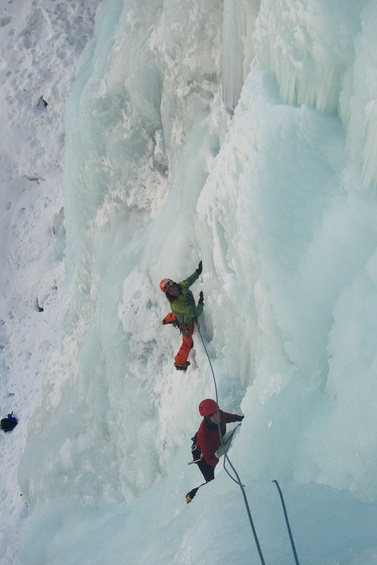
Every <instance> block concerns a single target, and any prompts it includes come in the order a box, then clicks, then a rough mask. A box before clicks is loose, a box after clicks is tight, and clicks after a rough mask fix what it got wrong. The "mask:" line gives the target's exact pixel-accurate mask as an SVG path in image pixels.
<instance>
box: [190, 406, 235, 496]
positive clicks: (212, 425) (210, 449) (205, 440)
mask: <svg viewBox="0 0 377 565" xmlns="http://www.w3.org/2000/svg"><path fill="white" fill-rule="evenodd" d="M199 414H200V415H201V416H203V420H202V423H201V424H200V427H199V430H198V431H197V432H196V434H195V436H194V437H193V438H192V441H193V444H192V448H191V451H192V457H193V461H194V462H195V463H196V464H197V465H198V467H199V469H200V471H201V473H202V475H203V477H204V479H205V481H206V482H205V483H203V484H206V483H209V481H213V479H214V478H215V467H216V465H217V463H218V462H219V459H218V457H217V456H216V451H217V450H218V449H219V447H220V445H221V439H220V435H219V424H220V433H221V437H222V438H223V437H224V436H225V433H226V424H229V423H230V422H242V420H243V418H244V417H243V416H239V415H238V414H230V413H229V412H223V410H220V408H219V406H218V405H217V403H216V402H215V401H214V400H212V398H206V399H205V400H202V401H201V403H200V404H199ZM200 486H203V485H200ZM198 488H200V487H196V488H194V489H192V490H191V491H190V492H189V493H187V494H186V501H187V502H188V503H189V502H191V500H192V499H193V498H194V496H195V495H196V492H197V490H198Z"/></svg>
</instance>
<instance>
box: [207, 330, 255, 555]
mask: <svg viewBox="0 0 377 565" xmlns="http://www.w3.org/2000/svg"><path fill="white" fill-rule="evenodd" d="M196 325H197V327H198V333H199V335H200V339H201V341H202V344H203V347H204V351H205V352H206V355H207V359H208V362H209V366H210V368H211V371H212V377H213V382H214V385H215V393H216V403H217V405H219V396H218V392H217V383H216V377H215V372H214V370H213V366H212V362H211V359H210V356H209V354H208V351H207V348H206V345H205V343H204V339H203V336H202V333H201V331H200V325H199V322H198V320H196ZM217 427H218V430H219V437H220V443H221V447H222V448H223V450H224V464H223V466H224V470H225V471H226V473H227V474H228V476H229V477H230V478H231V479H232V480H233V481H234V482H235V483H237V484H238V486H239V487H240V489H241V492H242V496H243V499H244V503H245V507H246V512H247V515H248V518H249V522H250V527H251V530H252V532H253V536H254V541H255V545H256V548H257V550H258V554H259V558H260V561H261V563H262V565H265V560H264V557H263V553H262V549H261V547H260V543H259V539H258V536H257V532H256V530H255V526H254V522H253V518H252V516H251V512H250V507H249V502H248V500H247V496H246V493H245V486H244V485H243V484H242V482H241V479H240V477H239V475H238V473H237V470H236V469H235V467H234V465H233V464H232V462H231V461H230V459H229V457H228V454H227V449H226V448H225V445H224V442H223V437H222V435H221V429H220V422H219V423H218V424H217ZM226 461H227V462H228V463H229V465H230V467H231V468H232V471H233V472H234V474H235V476H236V478H234V477H232V475H231V474H230V473H229V471H228V470H227V468H226ZM198 488H199V487H198Z"/></svg>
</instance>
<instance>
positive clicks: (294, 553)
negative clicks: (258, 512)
mask: <svg viewBox="0 0 377 565" xmlns="http://www.w3.org/2000/svg"><path fill="white" fill-rule="evenodd" d="M272 482H273V483H275V485H276V488H277V489H278V491H279V495H280V500H281V504H282V507H283V512H284V518H285V523H286V524H287V530H288V534H289V539H290V541H291V547H292V551H293V555H294V558H295V562H296V565H300V563H299V561H298V557H297V552H296V547H295V542H294V541H293V536H292V531H291V526H290V524H289V519H288V513H287V509H286V507H285V502H284V497H283V493H282V492H281V488H280V486H279V483H278V482H277V480H275V479H274V480H273V481H272Z"/></svg>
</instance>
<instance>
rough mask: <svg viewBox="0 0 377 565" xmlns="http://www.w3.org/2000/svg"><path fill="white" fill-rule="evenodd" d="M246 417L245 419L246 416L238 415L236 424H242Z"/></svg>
mask: <svg viewBox="0 0 377 565" xmlns="http://www.w3.org/2000/svg"><path fill="white" fill-rule="evenodd" d="M244 417H245V416H238V415H237V418H236V420H235V421H236V422H242V420H243V419H244Z"/></svg>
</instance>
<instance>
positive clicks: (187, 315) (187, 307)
mask: <svg viewBox="0 0 377 565" xmlns="http://www.w3.org/2000/svg"><path fill="white" fill-rule="evenodd" d="M198 278H199V275H198V273H197V272H196V271H195V272H194V273H193V274H192V275H190V276H189V277H187V279H186V280H184V281H182V282H180V283H178V284H179V286H180V287H181V289H182V294H180V295H179V296H178V298H177V299H176V300H173V302H171V303H170V307H171V310H172V312H174V314H175V315H176V318H177V320H178V322H179V323H180V324H188V323H189V322H190V321H191V320H193V319H194V318H198V317H199V316H200V314H201V313H202V312H203V304H198V305H197V306H196V305H195V298H194V297H193V294H192V292H191V290H189V288H190V286H191V285H192V284H193V283H194V282H195V281H196V280H198Z"/></svg>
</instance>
